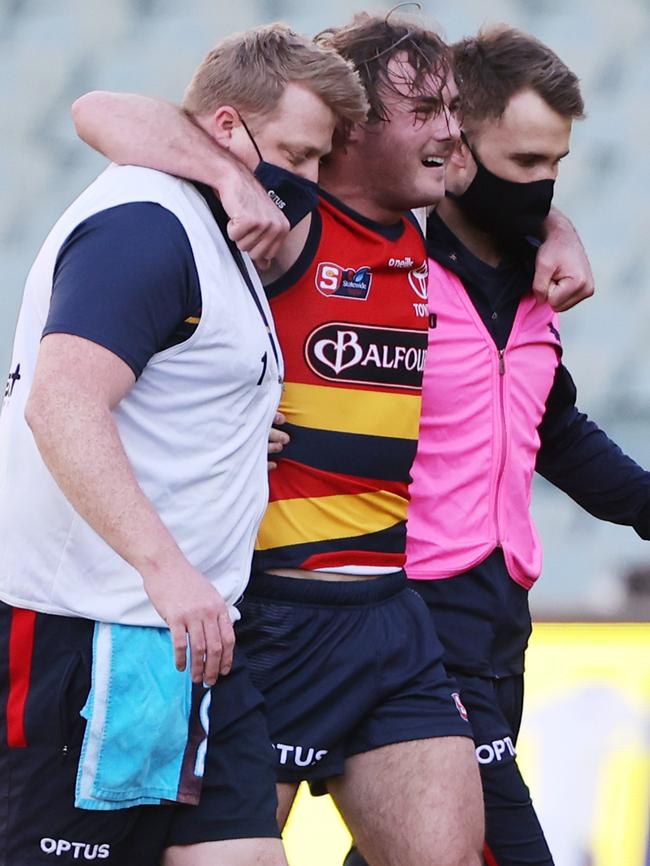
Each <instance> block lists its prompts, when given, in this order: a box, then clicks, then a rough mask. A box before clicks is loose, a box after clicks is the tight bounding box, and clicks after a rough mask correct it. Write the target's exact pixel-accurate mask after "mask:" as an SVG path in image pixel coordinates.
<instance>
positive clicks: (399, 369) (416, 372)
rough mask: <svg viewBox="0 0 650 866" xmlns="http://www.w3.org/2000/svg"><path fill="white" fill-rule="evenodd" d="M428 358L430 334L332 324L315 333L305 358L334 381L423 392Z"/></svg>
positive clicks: (307, 343) (307, 345) (308, 345)
mask: <svg viewBox="0 0 650 866" xmlns="http://www.w3.org/2000/svg"><path fill="white" fill-rule="evenodd" d="M426 355H427V333H426V331H413V330H409V329H400V328H380V327H368V326H366V325H357V324H353V323H346V322H331V323H330V324H328V325H321V326H320V327H319V328H316V329H315V330H314V331H312V332H311V334H310V335H309V337H308V338H307V342H306V344H305V356H306V359H307V363H308V364H309V366H310V367H311V369H312V370H313V371H314V373H316V375H317V376H320V378H322V379H328V380H329V381H333V382H340V381H343V382H356V383H359V384H372V385H384V386H386V387H393V388H409V389H414V390H415V389H417V390H419V389H420V388H421V387H422V373H423V370H424V362H425V359H426Z"/></svg>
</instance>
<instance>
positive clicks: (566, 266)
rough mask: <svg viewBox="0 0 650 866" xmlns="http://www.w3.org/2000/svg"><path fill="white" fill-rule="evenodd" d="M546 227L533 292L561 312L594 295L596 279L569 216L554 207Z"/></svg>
mask: <svg viewBox="0 0 650 866" xmlns="http://www.w3.org/2000/svg"><path fill="white" fill-rule="evenodd" d="M544 228H545V231H546V236H545V240H544V243H543V244H542V245H541V247H540V248H539V251H538V253H537V262H536V268H535V280H534V282H533V291H534V292H535V294H536V295H537V296H538V298H540V300H543V301H548V302H549V304H550V305H551V306H552V307H553V309H554V310H556V311H557V312H558V313H561V312H564V311H565V310H569V309H571V307H574V306H575V305H576V304H579V303H580V301H584V300H585V299H586V298H590V297H591V296H592V295H593V293H594V288H595V287H594V277H593V274H592V272H591V266H590V264H589V259H588V258H587V253H586V252H585V248H584V247H583V246H582V242H581V240H580V238H579V237H578V233H577V232H576V230H575V228H574V227H573V225H572V224H571V222H570V221H569V220H568V219H567V217H565V216H564V215H563V214H562V213H560V211H558V210H556V209H555V208H552V210H551V212H550V214H549V215H548V218H547V220H546V222H545V223H544Z"/></svg>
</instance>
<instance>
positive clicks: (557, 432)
mask: <svg viewBox="0 0 650 866" xmlns="http://www.w3.org/2000/svg"><path fill="white" fill-rule="evenodd" d="M539 434H540V440H541V447H540V450H539V453H538V455H537V471H538V472H539V473H540V474H541V475H543V476H544V478H546V479H547V480H548V481H550V482H551V484H554V485H555V486H556V487H559V488H560V490H563V491H564V492H565V493H567V494H568V495H569V496H570V497H571V498H572V499H574V500H575V501H576V502H577V503H578V505H581V506H582V507H583V508H584V509H585V510H586V511H588V512H589V513H590V514H593V515H594V517H598V518H600V519H601V520H609V521H611V522H612V523H620V524H623V525H626V526H632V527H634V529H635V530H636V532H637V533H638V534H639V535H640V536H641V538H643V539H646V540H650V472H646V471H645V470H644V469H643V468H642V467H641V466H639V465H638V463H635V462H634V460H632V458H631V457H628V456H627V454H624V453H623V452H622V451H621V449H620V448H619V447H618V445H616V443H615V442H612V440H611V439H610V438H609V437H608V436H607V434H606V433H605V432H604V431H603V430H601V429H600V428H599V427H598V425H597V424H594V422H593V421H590V420H589V418H588V417H587V416H586V415H584V414H583V413H582V412H580V411H579V410H578V408H577V406H576V386H575V384H574V382H573V379H572V378H571V375H570V374H569V371H568V370H567V369H566V367H564V365H562V364H560V365H559V366H558V368H557V371H556V374H555V380H554V382H553V387H552V388H551V391H550V393H549V396H548V400H547V402H546V411H545V414H544V418H543V419H542V423H541V424H540V426H539Z"/></svg>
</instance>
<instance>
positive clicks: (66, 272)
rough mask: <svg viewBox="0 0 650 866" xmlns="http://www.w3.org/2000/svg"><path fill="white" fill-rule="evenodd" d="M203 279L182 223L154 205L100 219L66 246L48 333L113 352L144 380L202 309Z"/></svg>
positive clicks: (119, 209)
mask: <svg viewBox="0 0 650 866" xmlns="http://www.w3.org/2000/svg"><path fill="white" fill-rule="evenodd" d="M200 307H201V292H200V285H199V277H198V273H197V271H196V264H195V262H194V256H193V253H192V248H191V246H190V242H189V239H188V237H187V234H186V232H185V229H184V227H183V226H182V224H181V222H180V221H179V219H178V218H177V217H176V216H175V215H174V214H173V213H171V211H169V210H167V209H166V208H164V207H162V206H161V205H159V204H156V203H154V202H130V203H128V204H121V205H118V206H116V207H112V208H109V209H107V210H103V211H100V212H99V213H96V214H93V216H91V217H89V218H88V219H86V220H84V221H83V222H82V223H80V224H79V225H78V226H77V227H76V228H75V229H74V230H73V231H72V233H71V234H70V235H69V236H68V237H67V238H66V240H65V242H64V243H63V245H62V247H61V249H60V251H59V255H58V258H57V261H56V264H55V268H54V281H53V289H52V297H51V301H50V310H49V314H48V318H47V322H46V324H45V328H44V330H43V336H45V335H46V334H54V333H63V334H74V335H75V336H78V337H85V338H86V339H88V340H92V341H93V342H94V343H98V344H99V345H101V346H104V347H105V348H106V349H109V350H110V351H111V352H113V353H114V354H115V355H117V356H118V357H119V358H121V359H122V360H123V361H124V362H125V363H126V364H128V365H129V367H130V368H131V369H132V370H133V372H134V374H135V376H136V378H137V377H138V376H139V375H140V374H141V373H142V370H143V369H144V367H145V365H146V364H147V362H148V361H149V359H150V358H151V357H152V355H155V354H156V352H159V351H161V350H162V349H163V348H166V347H167V346H169V345H173V344H174V342H178V340H175V339H174V334H175V333H176V332H177V331H179V329H181V328H182V326H183V323H184V321H185V319H186V318H188V317H190V316H196V315H197V313H198V312H200Z"/></svg>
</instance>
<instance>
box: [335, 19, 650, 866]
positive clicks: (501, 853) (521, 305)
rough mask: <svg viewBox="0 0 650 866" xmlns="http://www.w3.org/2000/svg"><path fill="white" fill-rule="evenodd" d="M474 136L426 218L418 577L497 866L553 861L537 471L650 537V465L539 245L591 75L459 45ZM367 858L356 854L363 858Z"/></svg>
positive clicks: (469, 134) (414, 537) (510, 42)
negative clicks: (621, 430) (536, 751)
mask: <svg viewBox="0 0 650 866" xmlns="http://www.w3.org/2000/svg"><path fill="white" fill-rule="evenodd" d="M453 50H454V65H455V69H456V76H457V78H458V81H459V86H460V91H461V98H462V102H463V108H464V113H463V120H462V127H463V133H462V141H461V144H460V145H459V146H458V147H457V148H456V151H455V153H454V155H453V156H452V157H451V159H450V162H449V163H448V166H447V171H446V185H447V197H446V198H445V200H444V201H442V202H441V203H440V204H439V205H438V208H437V210H436V211H435V212H434V213H432V214H431V216H430V218H429V221H428V226H427V246H428V254H429V312H430V321H431V329H430V332H429V347H428V355H427V363H426V368H425V380H424V388H423V400H422V417H421V422H420V438H419V443H418V452H417V457H416V460H415V463H414V467H413V472H412V475H413V484H412V485H411V488H410V491H411V503H410V507H409V516H408V533H407V574H408V577H409V582H410V585H411V587H412V588H414V589H415V590H416V591H417V592H419V594H420V595H421V596H422V597H423V598H424V600H425V601H426V603H427V605H428V607H429V610H430V612H431V616H432V620H433V624H434V625H435V629H436V631H437V634H438V637H439V638H440V640H441V641H442V643H443V646H444V648H445V655H444V661H445V665H446V667H447V670H448V672H449V673H450V674H451V675H453V677H454V678H455V679H456V681H457V683H458V686H459V693H460V698H461V700H462V703H463V705H464V707H465V708H466V710H467V713H468V715H469V721H470V723H471V725H472V730H473V733H474V739H475V743H476V755H477V759H478V761H479V765H480V769H481V777H482V782H483V793H484V798H485V805H486V838H487V844H486V847H485V852H484V856H485V861H486V863H487V864H488V866H524V864H526V866H552V864H553V858H552V855H551V853H550V851H549V848H548V845H547V843H546V840H545V838H544V834H543V832H542V829H541V826H540V823H539V820H538V818H537V816H536V814H535V810H534V808H533V805H532V802H531V799H530V794H529V791H528V788H527V787H526V784H525V782H524V780H523V779H522V777H521V774H520V772H519V769H518V767H517V763H516V751H515V743H516V740H517V734H518V731H519V726H520V722H521V714H522V701H523V671H524V653H525V649H526V645H527V641H528V637H529V635H530V631H531V621H530V612H529V607H528V590H529V589H530V588H531V586H532V585H533V583H534V581H535V580H536V578H537V577H538V576H539V574H540V571H541V564H542V556H541V547H540V542H539V538H538V535H537V532H536V530H535V527H534V525H533V522H532V520H531V516H530V511H529V506H530V499H531V485H532V478H533V473H534V472H535V470H537V471H538V472H540V473H541V474H542V475H544V476H545V477H546V478H547V479H548V480H550V481H551V482H552V483H553V484H555V485H556V486H557V487H559V488H560V489H562V490H564V491H565V492H566V493H568V494H569V495H570V496H571V497H572V498H573V499H575V500H576V501H577V502H578V503H579V504H580V505H582V506H583V507H584V508H586V509H587V510H588V511H589V512H591V513H592V514H594V515H595V516H596V517H599V518H601V519H604V520H610V521H612V522H615V523H621V524H626V525H629V526H632V527H634V529H635V530H636V531H637V533H638V534H639V535H640V536H641V537H642V538H645V539H648V538H650V474H649V473H647V472H645V471H644V470H643V469H641V467H639V466H638V465H637V464H636V463H634V462H633V461H632V460H631V459H630V458H629V457H627V456H626V455H624V454H623V453H622V452H621V451H620V449H619V448H618V447H617V446H616V445H615V444H614V443H613V442H611V441H610V440H609V439H608V438H607V436H606V435H605V434H604V433H603V431H601V430H599V429H598V427H597V426H596V425H595V424H594V423H593V422H591V421H589V420H588V419H587V417H586V416H585V415H583V414H581V413H580V412H579V411H578V409H577V408H576V405H575V399H576V392H575V386H574V384H573V381H572V379H571V376H570V375H569V373H568V371H567V370H566V368H565V367H564V365H563V363H562V345H561V342H560V333H559V323H558V318H557V315H556V314H555V313H554V311H553V309H551V307H550V305H549V304H548V303H546V302H543V301H540V299H539V298H538V297H536V295H535V294H534V292H533V291H532V286H533V273H534V267H535V255H536V251H537V246H538V244H539V241H538V240H537V239H538V238H539V237H540V234H541V227H542V222H543V220H544V218H545V216H546V214H547V213H548V210H549V207H550V204H551V199H552V195H553V184H554V181H555V178H556V176H557V173H558V166H559V163H560V160H561V159H562V158H563V157H564V156H566V155H567V153H568V150H569V137H570V133H571V125H572V121H573V120H574V119H577V118H580V117H582V115H583V110H584V107H583V101H582V97H581V94H580V88H579V83H578V80H577V78H576V76H575V75H574V74H573V73H572V72H571V71H570V70H569V69H567V67H566V66H565V65H564V63H562V61H561V60H560V59H559V58H558V57H557V56H556V55H555V54H554V53H553V52H552V51H551V50H550V49H549V48H547V47H546V46H545V45H542V44H541V43H539V42H538V41H537V40H535V39H533V38H531V37H529V36H526V35H524V34H522V33H519V32H517V31H515V30H512V29H509V28H500V29H497V30H491V31H487V32H484V33H482V34H480V35H479V36H478V37H477V38H475V39H466V40H464V41H462V42H460V43H458V44H457V45H455V46H454V49H453ZM362 862H363V861H362V860H360V859H359V857H358V854H356V853H353V854H351V855H350V856H349V857H348V859H347V861H346V864H347V866H353V864H354V866H359V864H361V863H362Z"/></svg>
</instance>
